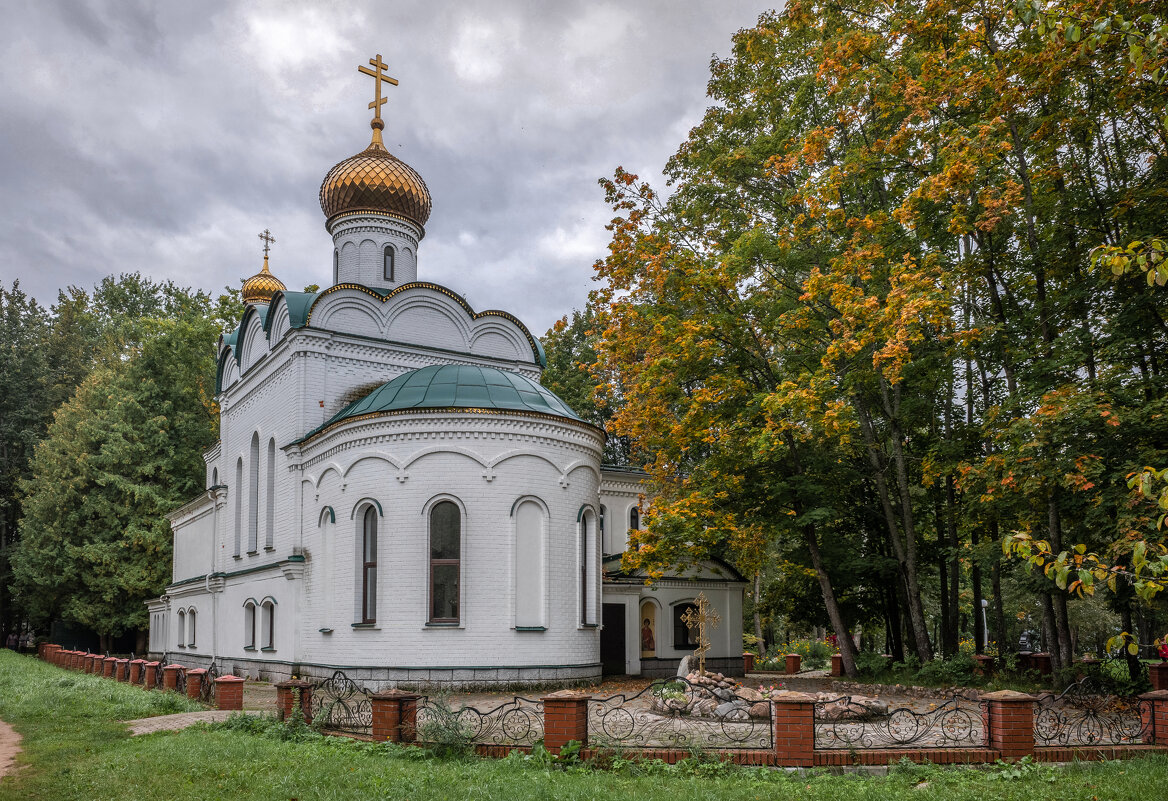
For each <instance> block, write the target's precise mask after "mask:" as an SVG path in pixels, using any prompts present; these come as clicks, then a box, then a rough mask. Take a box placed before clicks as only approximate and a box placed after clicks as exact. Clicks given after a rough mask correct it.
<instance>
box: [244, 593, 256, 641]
mask: <svg viewBox="0 0 1168 801" xmlns="http://www.w3.org/2000/svg"><path fill="white" fill-rule="evenodd" d="M243 647H244V648H245V649H247V650H249V651H254V650H255V647H256V605H255V603H253V602H252V601H248V602H247V603H245V604H244V605H243Z"/></svg>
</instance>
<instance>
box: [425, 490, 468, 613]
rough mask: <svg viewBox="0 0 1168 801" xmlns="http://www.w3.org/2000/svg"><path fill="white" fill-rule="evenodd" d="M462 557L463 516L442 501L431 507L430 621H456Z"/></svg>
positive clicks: (455, 507) (449, 503)
mask: <svg viewBox="0 0 1168 801" xmlns="http://www.w3.org/2000/svg"><path fill="white" fill-rule="evenodd" d="M461 557H462V516H461V513H460V512H459V510H458V506H456V505H455V504H453V503H451V502H450V501H442V502H440V503H437V504H435V505H434V508H433V509H431V510H430V622H431V623H457V622H458V580H459V574H460V570H461Z"/></svg>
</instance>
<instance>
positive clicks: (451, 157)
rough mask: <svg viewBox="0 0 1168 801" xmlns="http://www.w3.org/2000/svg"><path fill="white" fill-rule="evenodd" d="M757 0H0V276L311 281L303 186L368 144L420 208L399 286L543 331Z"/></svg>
mask: <svg viewBox="0 0 1168 801" xmlns="http://www.w3.org/2000/svg"><path fill="white" fill-rule="evenodd" d="M767 7H768V4H766V3H762V2H758V1H757V0H756V1H754V2H752V1H750V0H720V1H718V0H703V1H702V2H683V1H682V0H653V1H652V2H649V1H647V0H644V1H642V0H625V1H624V2H612V3H610V2H602V1H596V0H590V1H588V2H552V1H551V0H546V1H545V2H535V1H534V0H533V1H532V2H522V1H521V0H491V1H490V2H487V1H486V0H482V1H480V2H438V0H432V1H431V2H425V0H386V1H384V2H383V1H381V0H377V1H376V2H374V1H370V0H367V2H362V3H324V2H319V3H293V2H285V1H284V0H281V1H280V2H254V3H247V2H208V1H207V0H199V1H198V2H190V1H189V0H187V1H185V2H158V3H155V2H147V1H146V0H137V1H132V0H109V1H108V2H101V1H99V0H92V1H91V2H80V1H78V0H74V1H72V2H64V1H63V0H28V2H20V0H5V2H4V3H3V5H2V7H0V53H2V55H0V58H2V62H0V63H3V65H4V66H3V80H2V81H0V170H2V179H0V281H3V282H4V284H5V285H11V283H12V281H13V280H15V279H19V280H20V283H21V286H22V288H24V289H25V291H27V292H29V293H30V294H32V295H34V296H35V297H37V298H38V299H39V300H40V301H42V302H43V303H46V304H48V303H51V302H53V301H54V300H55V298H56V292H57V289H58V288H59V287H64V286H66V285H68V284H77V285H81V286H84V287H87V288H88V287H91V286H92V285H93V284H94V283H96V282H97V281H98V280H99V279H100V278H101V277H102V276H104V275H108V274H111V273H118V272H126V271H134V270H139V271H141V272H142V273H144V274H146V275H148V276H151V277H153V278H156V279H166V278H172V279H174V280H176V281H178V282H180V283H181V284H183V285H192V286H195V287H200V288H203V289H206V290H219V289H221V288H222V287H223V286H224V285H226V284H230V285H233V286H238V285H239V282H240V280H241V279H242V278H244V277H246V276H248V275H251V274H252V273H255V272H257V271H258V269H259V267H260V264H261V262H262V253H261V249H260V248H261V243H260V241H259V239H258V238H257V234H258V233H259V232H260V231H262V230H263V229H265V228H270V229H271V231H272V234H273V235H274V236H275V237H276V244H275V245H273V249H272V257H271V266H272V271H273V272H274V273H275V274H276V275H277V276H278V277H279V278H280V279H281V280H283V281H284V283H285V284H287V285H288V287H289V288H291V289H301V288H303V287H304V286H305V285H307V284H312V283H318V284H320V285H322V286H327V285H328V283H329V282H330V279H331V272H332V267H331V263H332V262H331V258H332V242H331V239H330V238H329V236H328V233H327V232H326V231H325V229H324V218H323V215H322V214H321V211H320V206H319V204H318V202H317V192H318V189H319V187H320V182H321V180H322V179H323V178H324V175H325V173H326V172H327V171H328V170H329V168H330V167H332V165H333V164H335V163H336V162H338V161H340V160H342V159H344V158H346V157H348V156H350V155H352V154H354V153H357V152H358V151H360V150H362V149H364V147H365V146H366V144H368V141H369V133H370V132H369V118H370V112H369V111H368V109H367V108H366V105H367V104H368V102H369V101H370V100H371V99H372V91H373V87H372V83H373V80H372V79H371V78H367V77H365V76H363V75H360V74H359V73H358V72H357V66H358V65H360V64H365V63H366V61H367V59H369V58H370V57H372V56H373V55H374V54H375V53H381V54H382V56H383V58H384V60H385V61H386V62H387V63H388V64H389V70H388V72H389V74H390V75H392V76H393V77H395V78H397V79H398V80H399V81H400V82H401V84H400V86H398V87H396V88H395V87H387V94H388V96H389V102H388V103H387V104H386V107H385V112H384V113H383V116H384V118H385V120H386V131H385V143H386V146H387V147H389V148H390V150H391V152H393V153H394V154H395V155H397V156H398V157H399V158H401V159H403V160H404V161H406V162H407V163H408V164H410V165H411V166H413V167H414V168H415V169H416V170H417V171H418V172H419V173H421V175H422V177H423V178H424V179H425V180H426V183H427V185H428V186H429V188H430V192H431V194H432V196H433V200H434V208H433V213H432V214H431V217H430V221H429V223H428V224H427V227H426V238H425V241H424V242H423V243H422V245H421V248H420V249H419V254H418V255H419V264H418V277H419V279H421V280H430V281H436V282H438V283H441V284H444V285H446V286H449V287H451V288H453V289H456V290H457V291H459V292H462V293H464V294H465V295H466V297H467V299H468V300H469V301H470V303H471V305H472V306H474V307H475V308H476V309H486V308H500V309H505V310H508V311H511V312H513V313H515V314H517V315H518V316H519V317H520V318H521V319H523V320H524V321H525V322H526V323H527V324H528V326H529V327H530V328H531V330H532V331H533V332H534V333H536V334H537V335H539V334H542V333H543V332H544V331H545V330H546V329H547V328H548V326H549V325H550V324H551V323H552V322H553V321H554V320H555V319H556V318H558V317H559V316H561V315H563V314H565V313H568V312H570V311H571V310H572V309H573V308H580V307H582V306H583V305H584V302H585V299H586V296H587V293H588V290H589V289H590V288H591V286H592V280H591V276H592V263H593V262H594V261H595V260H596V259H597V258H598V257H601V256H602V255H603V254H604V250H605V246H606V244H607V242H608V232H607V231H605V230H604V225H605V223H606V222H607V221H608V220H609V218H610V217H611V216H612V215H611V213H610V211H609V210H608V208H607V207H606V206H605V203H604V196H603V193H602V191H601V189H600V187H599V186H598V185H597V183H596V182H597V179H598V178H601V177H607V176H611V175H612V172H613V170H614V169H615V168H616V167H617V166H624V167H625V168H626V169H629V170H632V171H634V172H637V173H639V174H640V175H642V176H645V177H650V178H651V180H653V182H654V183H656V184H661V183H662V181H661V179H660V173H661V169H662V167H664V164H665V160H666V159H667V158H668V157H669V156H670V155H671V154H672V153H673V152H674V151H675V149H676V148H677V146H678V145H679V144H680V142H681V141H682V140H683V139H684V137H685V135H686V133H687V131H688V130H689V128H690V127H691V126H692V125H693V124H694V123H695V122H697V121H698V119H699V118H700V116H701V114H702V112H703V111H704V109H705V107H706V105H707V101H706V97H705V85H706V80H707V77H708V68H709V62H710V58H711V56H712V55H714V54H717V55H719V56H725V55H726V54H727V53H728V52H729V49H730V37H731V35H732V34H733V33H734V31H736V30H738V29H739V28H742V27H748V26H751V25H753V24H754V22H755V21H756V20H757V18H758V14H759V13H760V11H762V10H764V9H765V8H767Z"/></svg>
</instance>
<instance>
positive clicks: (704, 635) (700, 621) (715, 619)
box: [681, 592, 722, 675]
mask: <svg viewBox="0 0 1168 801" xmlns="http://www.w3.org/2000/svg"><path fill="white" fill-rule="evenodd" d="M695 600H696V601H697V607H690V608H689V609H688V610H686V613H685V614H684V615H682V616H681V620H682V622H683V623H685V625H686V627H687V628H690V629H697V630H698V647H697V648H694V655H695V656H696V657H697V658H698V674H699V675H701V674H703V673H705V672H706V652H707V651H709V650H710V629H715V628H717V627H718V623H720V622H721V620H722V618H721V617H719V615H718V611H717V610H716V609H714V608H713V607H712V606H710V602H709V600H708V599H707V598H706V594H705V593H704V592H699V593H698V597H697V598H696V599H695Z"/></svg>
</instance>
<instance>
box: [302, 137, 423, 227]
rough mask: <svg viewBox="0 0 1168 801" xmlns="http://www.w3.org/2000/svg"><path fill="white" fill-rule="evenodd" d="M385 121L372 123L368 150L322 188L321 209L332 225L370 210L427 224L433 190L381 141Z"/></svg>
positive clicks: (340, 167) (332, 172)
mask: <svg viewBox="0 0 1168 801" xmlns="http://www.w3.org/2000/svg"><path fill="white" fill-rule="evenodd" d="M381 128H382V122H381V120H380V119H374V120H373V140H372V141H371V142H370V143H369V147H367V148H365V149H364V150H362V151H361V152H360V153H358V154H357V155H355V156H351V157H349V158H347V159H345V160H344V161H342V162H341V163H340V164H337V165H336V166H335V167H333V168H332V169H331V170H329V171H328V175H326V176H325V177H324V182H323V183H322V184H321V185H320V208H321V211H323V212H324V216H325V217H326V218H327V220H328V222H329V223H331V222H332V221H333V220H334V219H335V218H337V217H338V216H340V215H342V214H348V213H350V212H360V211H371V212H377V213H381V214H389V215H392V216H394V217H400V218H403V219H406V220H409V221H410V222H412V223H415V224H417V225H418V226H419V227H422V226H425V225H426V220H428V219H429V218H430V190H429V189H427V188H426V182H425V181H423V180H422V176H420V175H418V173H417V172H415V171H414V169H413V168H412V167H410V165H408V164H406V163H405V162H404V161H402V160H401V159H399V158H397V157H396V156H394V155H392V154H391V153H390V152H389V151H388V150H386V149H385V145H384V144H382V141H381Z"/></svg>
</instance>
